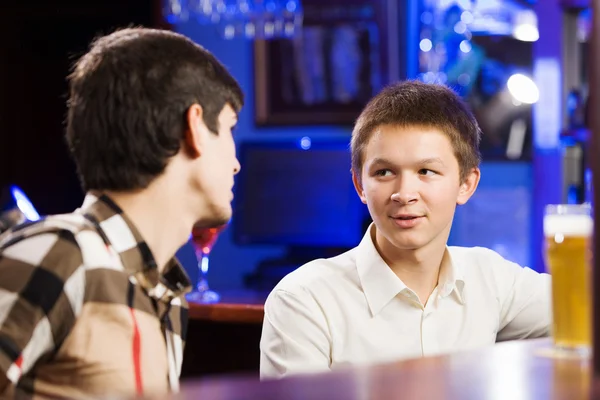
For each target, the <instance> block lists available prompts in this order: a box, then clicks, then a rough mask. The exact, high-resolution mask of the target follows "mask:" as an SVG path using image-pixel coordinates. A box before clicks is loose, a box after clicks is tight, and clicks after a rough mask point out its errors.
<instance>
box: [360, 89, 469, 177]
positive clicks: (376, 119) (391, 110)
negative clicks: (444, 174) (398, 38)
mask: <svg viewBox="0 0 600 400" xmlns="http://www.w3.org/2000/svg"><path fill="white" fill-rule="evenodd" d="M382 125H395V126H404V127H405V126H423V127H432V128H437V129H439V130H441V131H442V132H444V133H445V134H446V135H448V137H449V138H450V141H451V142H452V146H453V148H454V154H455V156H456V159H457V160H458V165H459V166H460V178H461V182H462V181H464V179H466V177H467V176H468V174H469V172H470V171H471V170H472V169H473V168H475V167H478V166H479V163H480V162H481V155H480V153H479V142H480V140H481V130H480V128H479V124H478V123H477V120H476V119H475V117H474V116H473V114H472V113H471V111H470V110H469V108H468V107H467V105H466V104H465V103H464V102H463V101H462V99H461V98H460V97H459V96H458V95H457V94H456V93H455V92H454V91H452V89H450V88H448V87H446V86H443V85H437V84H427V83H423V82H420V81H403V82H400V83H396V84H393V85H390V86H388V87H387V88H385V89H383V90H382V91H381V92H380V93H379V94H377V96H375V97H374V98H373V99H371V101H369V103H368V104H367V105H366V107H365V108H364V110H363V111H362V113H361V114H360V116H359V117H358V120H357V121H356V124H355V126H354V130H353V131H352V142H351V149H352V169H353V170H354V172H355V173H356V174H357V175H358V176H360V174H361V172H362V166H363V162H364V160H363V152H364V149H365V147H366V146H367V144H368V143H369V140H370V138H371V136H372V134H373V132H375V130H376V129H377V128H379V127H380V126H382Z"/></svg>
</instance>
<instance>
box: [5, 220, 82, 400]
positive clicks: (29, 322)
mask: <svg viewBox="0 0 600 400" xmlns="http://www.w3.org/2000/svg"><path fill="white" fill-rule="evenodd" d="M25 232H27V230H25ZM7 237H8V240H1V241H0V242H1V243H0V398H4V396H10V395H11V394H12V393H14V391H15V388H16V387H17V386H23V385H32V384H33V380H32V378H28V377H27V374H28V372H30V371H31V370H32V368H33V367H34V366H35V365H36V364H37V363H43V362H44V361H45V360H47V359H49V358H50V357H51V356H52V355H53V354H54V353H55V351H57V350H58V349H59V347H60V346H61V344H62V342H63V341H64V340H65V338H66V337H67V336H68V334H69V332H70V331H71V328H72V327H73V325H74V324H75V320H76V318H77V315H78V312H79V311H80V310H81V308H82V305H83V300H84V292H85V269H84V267H83V259H82V253H81V250H80V248H79V246H78V245H77V241H76V239H75V235H74V233H73V232H71V231H69V230H65V229H54V230H48V229H46V230H44V229H42V230H41V231H40V230H38V231H36V233H34V234H31V235H27V233H23V232H22V231H14V232H11V233H10V234H9V235H7V236H2V238H3V239H6V238H7Z"/></svg>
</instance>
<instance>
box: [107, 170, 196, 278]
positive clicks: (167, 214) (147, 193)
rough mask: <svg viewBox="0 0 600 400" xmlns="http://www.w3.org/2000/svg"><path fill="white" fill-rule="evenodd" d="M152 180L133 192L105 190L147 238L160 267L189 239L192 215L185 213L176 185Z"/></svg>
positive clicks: (192, 221) (185, 208)
mask: <svg viewBox="0 0 600 400" xmlns="http://www.w3.org/2000/svg"><path fill="white" fill-rule="evenodd" d="M165 186H168V184H166V182H163V181H160V180H159V181H155V182H153V183H152V184H151V185H150V186H149V187H148V188H146V189H142V190H139V191H132V192H105V193H106V194H107V195H108V196H109V197H110V198H111V199H112V200H113V201H114V202H115V203H116V204H117V205H118V206H119V207H120V208H121V209H122V210H123V211H124V212H125V214H126V215H127V217H128V218H129V219H130V220H131V221H132V222H133V224H134V225H135V227H136V229H137V230H138V231H139V233H140V234H141V235H142V237H143V238H144V240H145V241H146V243H147V245H148V247H149V248H150V250H151V251H152V255H153V256H154V259H155V260H156V264H157V265H158V268H159V270H160V271H162V270H163V268H164V267H165V265H166V264H167V262H168V261H169V260H170V259H171V258H173V256H174V255H175V253H176V252H177V250H178V249H179V248H180V247H181V246H183V245H184V244H185V242H186V241H187V240H188V239H189V236H190V232H191V230H192V226H193V224H194V222H195V221H194V217H193V215H192V214H191V213H186V210H187V207H186V206H185V204H182V203H183V202H184V200H183V196H180V197H179V199H178V197H177V196H173V194H174V193H177V191H174V190H175V188H170V187H165Z"/></svg>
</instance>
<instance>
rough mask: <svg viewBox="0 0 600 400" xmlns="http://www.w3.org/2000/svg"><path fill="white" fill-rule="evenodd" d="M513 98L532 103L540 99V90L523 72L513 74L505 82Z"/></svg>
mask: <svg viewBox="0 0 600 400" xmlns="http://www.w3.org/2000/svg"><path fill="white" fill-rule="evenodd" d="M506 86H507V87H508V91H509V92H510V94H511V95H512V96H513V98H514V99H515V100H517V101H519V102H521V103H525V104H533V103H537V101H538V100H539V99H540V92H539V90H538V87H537V85H536V84H535V82H534V81H533V80H532V79H531V78H530V77H528V76H525V75H523V74H514V75H512V76H511V77H510V78H508V82H507V83H506Z"/></svg>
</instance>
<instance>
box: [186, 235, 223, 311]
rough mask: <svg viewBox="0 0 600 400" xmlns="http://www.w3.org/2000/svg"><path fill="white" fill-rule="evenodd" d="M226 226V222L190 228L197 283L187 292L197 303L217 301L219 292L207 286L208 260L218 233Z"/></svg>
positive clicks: (189, 298)
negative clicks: (196, 262) (208, 226)
mask: <svg viewBox="0 0 600 400" xmlns="http://www.w3.org/2000/svg"><path fill="white" fill-rule="evenodd" d="M226 226H227V224H225V225H221V226H217V227H212V228H203V227H200V226H194V228H193V229H192V236H191V239H192V244H193V246H194V250H195V252H196V259H197V260H198V283H197V285H196V290H194V291H193V292H191V293H189V294H188V296H187V298H188V300H191V301H195V302H198V303H216V302H218V301H219V298H220V296H219V294H218V293H217V292H215V291H213V290H210V288H209V287H208V278H207V274H208V260H209V255H210V252H211V250H212V248H213V246H214V245H215V242H216V241H217V238H218V237H219V234H220V233H221V232H222V231H223V229H225V227H226Z"/></svg>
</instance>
